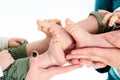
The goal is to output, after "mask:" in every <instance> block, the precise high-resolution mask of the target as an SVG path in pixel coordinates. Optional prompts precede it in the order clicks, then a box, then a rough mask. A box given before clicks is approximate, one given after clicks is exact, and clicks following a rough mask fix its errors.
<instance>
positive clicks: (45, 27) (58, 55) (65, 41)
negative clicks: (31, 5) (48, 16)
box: [38, 21, 73, 65]
mask: <svg viewBox="0 0 120 80" xmlns="http://www.w3.org/2000/svg"><path fill="white" fill-rule="evenodd" d="M38 25H39V28H40V29H41V31H43V32H45V33H46V34H47V35H48V36H52V38H51V41H50V45H49V48H48V50H47V53H48V55H49V58H50V59H51V61H52V63H53V65H62V64H64V63H65V62H66V59H65V54H64V50H66V49H67V48H68V47H69V46H71V45H72V43H73V40H72V38H71V36H69V34H68V33H67V32H66V31H65V30H64V29H63V28H62V27H61V26H60V25H58V24H56V23H55V22H52V21H38Z"/></svg>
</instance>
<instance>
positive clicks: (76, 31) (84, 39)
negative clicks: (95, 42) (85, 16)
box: [65, 19, 91, 48]
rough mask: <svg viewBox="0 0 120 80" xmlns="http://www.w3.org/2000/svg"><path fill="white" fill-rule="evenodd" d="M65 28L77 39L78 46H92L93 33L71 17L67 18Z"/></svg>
mask: <svg viewBox="0 0 120 80" xmlns="http://www.w3.org/2000/svg"><path fill="white" fill-rule="evenodd" d="M65 29H66V31H67V32H68V33H69V34H71V36H72V37H73V38H74V40H75V41H76V47H77V48H81V47H87V46H91V34H89V33H88V32H87V31H85V30H84V29H83V28H82V27H80V26H78V25H76V24H74V23H73V22H72V21H71V20H70V19H67V20H66V26H65Z"/></svg>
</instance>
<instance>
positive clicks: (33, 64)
mask: <svg viewBox="0 0 120 80" xmlns="http://www.w3.org/2000/svg"><path fill="white" fill-rule="evenodd" d="M38 55H39V54H38V52H37V51H33V52H32V55H31V57H30V63H29V64H30V67H38V63H39V62H38V61H39V56H38Z"/></svg>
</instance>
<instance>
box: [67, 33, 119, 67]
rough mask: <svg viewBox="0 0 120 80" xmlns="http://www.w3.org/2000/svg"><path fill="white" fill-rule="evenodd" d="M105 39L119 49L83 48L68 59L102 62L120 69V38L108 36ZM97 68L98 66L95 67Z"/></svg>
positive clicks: (75, 51) (73, 52)
mask: <svg viewBox="0 0 120 80" xmlns="http://www.w3.org/2000/svg"><path fill="white" fill-rule="evenodd" d="M105 38H106V40H107V41H108V42H110V43H111V44H112V45H114V46H116V47H117V48H83V49H76V50H73V51H72V52H71V54H70V55H68V56H67V59H85V60H88V61H91V62H101V63H104V64H107V65H109V66H112V67H115V68H118V69H119V68H120V37H119V36H117V35H113V34H106V35H105ZM93 66H94V67H96V64H94V65H93Z"/></svg>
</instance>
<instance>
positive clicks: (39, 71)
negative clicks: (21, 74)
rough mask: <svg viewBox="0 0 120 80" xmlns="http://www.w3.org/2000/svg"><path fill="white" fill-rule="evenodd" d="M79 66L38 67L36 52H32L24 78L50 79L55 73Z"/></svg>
mask: <svg viewBox="0 0 120 80" xmlns="http://www.w3.org/2000/svg"><path fill="white" fill-rule="evenodd" d="M36 53H37V52H36ZM79 67H80V66H79V65H71V66H56V67H55V66H54V67H49V68H41V67H39V56H38V53H37V54H35V53H34V54H33V56H32V57H31V58H30V66H29V71H28V74H27V76H26V79H25V80H50V78H51V77H53V76H55V75H56V74H61V73H65V72H69V71H71V70H74V69H76V68H79Z"/></svg>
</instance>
